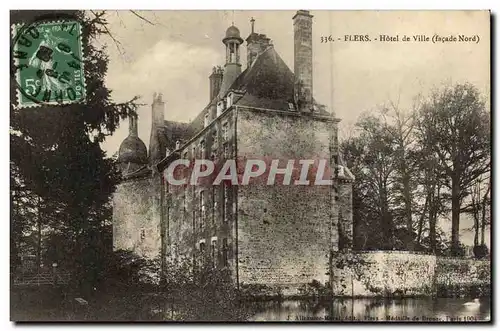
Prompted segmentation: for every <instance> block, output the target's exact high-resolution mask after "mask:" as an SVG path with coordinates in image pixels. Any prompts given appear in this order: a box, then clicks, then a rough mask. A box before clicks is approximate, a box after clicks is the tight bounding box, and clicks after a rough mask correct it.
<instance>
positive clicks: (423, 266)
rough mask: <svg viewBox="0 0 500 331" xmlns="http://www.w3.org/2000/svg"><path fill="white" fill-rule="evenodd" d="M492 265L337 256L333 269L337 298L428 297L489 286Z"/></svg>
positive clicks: (391, 254) (404, 255) (401, 255)
mask: <svg viewBox="0 0 500 331" xmlns="http://www.w3.org/2000/svg"><path fill="white" fill-rule="evenodd" d="M489 266H490V262H489V261H484V260H474V259H460V258H453V259H450V258H446V257H436V256H435V255H427V254H418V253H414V252H402V251H374V252H352V253H343V254H340V253H339V254H336V256H335V257H334V262H333V265H332V279H331V282H332V290H333V295H335V296H349V297H350V296H355V297H374V296H393V295H394V296H428V295H436V294H437V292H436V290H437V288H438V286H443V285H444V286H471V285H488V284H489V283H490V269H489Z"/></svg>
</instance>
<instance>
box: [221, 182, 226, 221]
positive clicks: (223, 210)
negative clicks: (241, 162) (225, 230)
mask: <svg viewBox="0 0 500 331" xmlns="http://www.w3.org/2000/svg"><path fill="white" fill-rule="evenodd" d="M225 202H226V190H225V186H224V183H222V211H221V212H222V221H223V222H225V221H226V208H225V207H224V204H225Z"/></svg>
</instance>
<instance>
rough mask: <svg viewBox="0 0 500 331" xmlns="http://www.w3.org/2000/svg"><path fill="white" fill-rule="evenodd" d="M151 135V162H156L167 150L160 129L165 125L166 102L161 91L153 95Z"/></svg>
mask: <svg viewBox="0 0 500 331" xmlns="http://www.w3.org/2000/svg"><path fill="white" fill-rule="evenodd" d="M151 115H152V121H151V136H150V139H149V162H150V164H156V163H157V162H160V161H161V159H162V158H163V157H164V156H165V150H163V149H162V147H161V143H160V134H161V132H160V129H161V128H162V127H163V126H164V125H165V102H163V99H162V95H161V93H159V94H156V93H155V94H154V95H153V104H152V105H151Z"/></svg>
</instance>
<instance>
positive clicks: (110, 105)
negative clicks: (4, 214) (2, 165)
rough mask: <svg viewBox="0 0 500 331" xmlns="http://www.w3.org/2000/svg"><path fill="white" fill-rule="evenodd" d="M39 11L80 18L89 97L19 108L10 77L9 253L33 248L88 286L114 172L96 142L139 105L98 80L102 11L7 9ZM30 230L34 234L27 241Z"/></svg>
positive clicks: (25, 16)
mask: <svg viewBox="0 0 500 331" xmlns="http://www.w3.org/2000/svg"><path fill="white" fill-rule="evenodd" d="M41 18H43V19H54V18H59V19H73V20H75V19H76V20H79V21H81V22H82V25H83V33H82V40H83V45H84V54H85V59H84V68H85V80H86V86H87V100H86V102H85V103H82V104H72V105H61V106H47V105H42V106H40V107H36V108H30V109H17V108H15V107H14V104H15V103H16V98H15V95H16V86H15V81H14V76H12V77H11V107H10V109H11V113H10V114H11V116H10V142H11V146H10V147H11V148H10V150H11V156H10V157H11V192H12V194H11V197H12V220H11V227H12V231H13V233H14V235H13V236H12V237H11V255H12V259H13V261H14V262H16V261H17V260H18V256H19V255H20V254H26V252H27V251H29V250H30V249H31V250H32V251H34V252H35V254H37V256H40V258H39V262H40V263H42V262H44V263H45V264H47V263H51V262H57V263H58V264H59V266H60V268H64V269H69V270H71V271H72V272H73V273H74V274H75V275H77V278H78V279H80V280H85V283H86V284H85V288H86V289H85V292H88V291H89V288H91V287H92V284H93V283H94V282H96V281H97V280H98V274H99V272H100V270H101V269H102V268H103V260H104V257H105V256H106V255H107V254H108V253H109V252H110V251H111V250H112V245H111V240H110V239H111V226H110V225H111V216H112V210H111V203H110V198H111V194H112V193H113V192H114V189H115V184H116V183H117V180H118V179H119V173H118V172H117V171H116V169H115V166H114V160H113V159H111V158H109V157H108V156H107V155H106V154H105V152H104V151H103V150H102V149H101V147H100V143H101V142H102V141H104V139H105V137H106V136H108V135H111V134H112V133H113V132H114V131H115V130H116V128H117V127H118V124H119V121H120V119H124V118H126V117H127V116H129V115H130V114H135V110H136V107H137V105H136V104H135V98H132V100H131V101H130V102H126V103H114V102H113V101H112V100H111V98H110V90H109V89H107V88H106V87H105V85H104V78H105V75H106V71H107V66H108V56H107V55H106V54H105V51H104V49H102V48H98V47H97V46H96V44H95V43H93V40H94V39H95V38H96V37H97V36H98V35H99V34H100V33H103V31H104V30H103V29H104V26H105V25H106V21H105V20H104V18H103V16H102V14H101V13H97V14H95V15H94V16H88V15H87V16H86V15H85V14H84V13H83V12H81V11H50V12H48V11H47V12H41V11H14V12H12V16H11V19H12V23H24V24H27V23H31V22H32V21H33V20H37V19H41ZM34 227H35V228H37V230H35V231H34V232H33V228H34ZM30 232H31V233H33V234H34V236H35V237H37V238H39V241H38V242H35V243H34V244H32V245H31V246H34V247H33V248H25V247H24V246H26V245H25V244H24V243H26V242H27V241H26V239H25V237H26V236H27V235H30ZM42 233H44V235H43V238H42V235H41V234H42ZM43 259H46V260H47V261H42V260H43ZM82 285H83V284H82Z"/></svg>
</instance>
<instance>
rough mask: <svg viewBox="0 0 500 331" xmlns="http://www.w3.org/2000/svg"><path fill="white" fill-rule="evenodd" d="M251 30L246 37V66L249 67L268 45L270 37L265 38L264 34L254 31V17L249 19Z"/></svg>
mask: <svg viewBox="0 0 500 331" xmlns="http://www.w3.org/2000/svg"><path fill="white" fill-rule="evenodd" d="M250 23H251V26H252V30H251V31H252V32H251V33H250V35H249V36H248V37H247V39H246V42H247V67H248V68H250V67H251V66H252V64H253V62H254V61H255V59H256V58H257V56H259V55H260V54H262V53H263V52H264V51H265V50H266V49H267V48H268V47H269V46H270V45H271V39H269V38H267V36H266V35H265V34H258V33H256V32H255V19H254V18H253V17H252V19H251V20H250Z"/></svg>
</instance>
